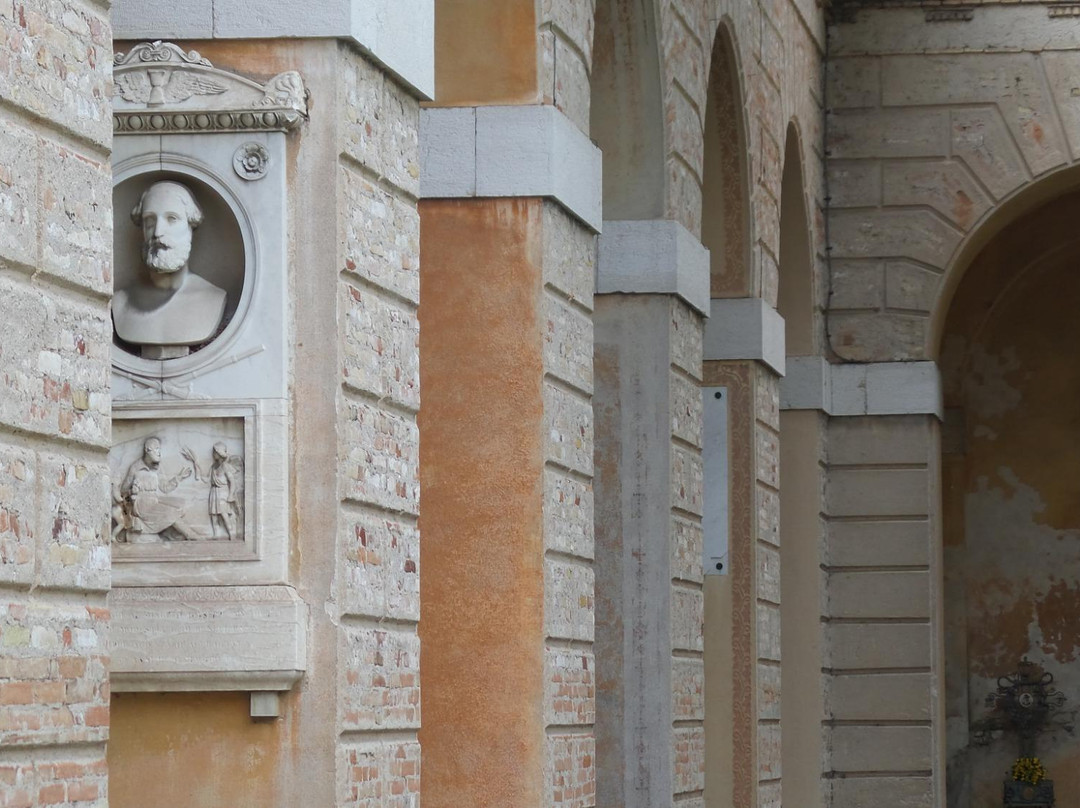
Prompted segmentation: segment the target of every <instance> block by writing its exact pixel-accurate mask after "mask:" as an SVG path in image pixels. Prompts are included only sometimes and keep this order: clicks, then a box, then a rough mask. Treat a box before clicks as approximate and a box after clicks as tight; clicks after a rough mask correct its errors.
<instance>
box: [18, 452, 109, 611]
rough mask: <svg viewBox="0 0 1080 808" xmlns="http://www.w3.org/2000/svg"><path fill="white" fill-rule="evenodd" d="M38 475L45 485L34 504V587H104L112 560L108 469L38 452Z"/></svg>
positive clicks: (98, 464)
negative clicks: (36, 563) (37, 554)
mask: <svg viewBox="0 0 1080 808" xmlns="http://www.w3.org/2000/svg"><path fill="white" fill-rule="evenodd" d="M39 473H40V477H41V480H42V481H43V482H45V483H46V484H47V486H48V487H47V488H46V489H45V492H44V494H43V496H42V498H41V499H40V500H39V504H38V529H37V535H38V544H39V547H40V557H39V566H38V571H37V578H36V580H37V583H38V585H39V586H47V587H51V586H59V587H65V588H74V589H89V590H101V591H104V590H107V589H108V588H109V580H110V567H111V564H112V558H111V551H110V535H109V527H110V523H109V503H110V502H111V501H112V500H111V497H110V493H109V490H110V479H109V469H108V467H107V466H106V465H105V463H90V462H86V461H77V460H72V459H70V458H66V457H63V456H60V455H54V454H41V455H40V466H39Z"/></svg>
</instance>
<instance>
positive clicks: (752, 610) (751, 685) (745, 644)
mask: <svg viewBox="0 0 1080 808" xmlns="http://www.w3.org/2000/svg"><path fill="white" fill-rule="evenodd" d="M783 372H784V324H783V320H782V319H781V318H780V317H779V315H778V314H776V312H775V311H774V310H773V309H771V308H770V307H768V306H767V305H766V304H765V303H764V301H761V300H759V299H755V298H733V299H728V300H713V301H712V313H711V318H710V320H709V323H708V325H707V326H706V333H705V362H704V370H703V377H704V384H705V386H707V387H726V388H727V392H728V462H729V466H728V469H729V472H728V480H727V481H726V484H727V485H728V496H729V503H730V505H729V539H728V540H729V545H728V549H729V564H728V573H727V575H728V580H726V581H724V582H723V584H724V586H722V587H717V588H716V589H714V590H713V594H712V595H711V596H710V602H709V605H708V606H707V607H706V608H707V612H706V620H707V621H709V620H719V619H721V614H720V610H722V609H724V608H725V607H726V605H727V604H728V603H729V604H730V610H731V612H730V617H729V618H728V619H730V636H729V637H727V638H725V637H723V636H717V640H718V641H719V642H721V643H722V644H723V647H722V648H721V649H718V650H715V651H711V652H710V658H711V659H713V660H717V662H714V664H713V666H711V667H710V670H712V671H716V673H717V674H719V673H721V672H723V674H725V675H730V677H731V678H730V695H728V696H725V697H721V698H720V699H719V700H717V701H716V702H715V703H716V704H717V705H718V706H720V705H724V706H725V708H726V710H730V715H731V724H730V737H728V730H727V729H724V730H722V731H721V730H715V731H712V732H710V739H711V743H713V744H716V746H717V748H718V749H719V750H721V752H722V753H724V754H730V763H728V762H727V761H726V760H725V761H723V762H722V763H721V764H720V765H721V766H723V767H725V770H726V774H725V775H720V776H718V777H717V781H716V783H717V788H719V789H722V790H725V791H726V790H727V789H728V788H730V789H731V794H732V796H731V798H732V799H733V801H734V804H735V805H740V806H743V805H745V806H762V808H766V807H769V808H772V806H778V805H779V804H780V792H781V767H780V757H781V734H780V673H781V671H780V667H781V653H780V650H781V649H780V619H781V612H780V587H779V579H780V570H781V564H780V457H779V453H780V432H779V430H780V391H779V382H780V376H781V375H782V374H783ZM723 484H724V481H707V482H706V492H708V490H709V489H710V488H711V487H712V486H714V485H723ZM725 595H726V598H725V597H724V596H725ZM709 633H710V636H716V635H714V634H713V632H712V631H711V630H710V632H709ZM713 654H717V656H714V655H713ZM714 681H716V675H715V674H714V676H713V677H712V678H710V685H711V684H712V682H714ZM723 684H724V683H723V682H719V681H718V682H717V683H716V686H717V687H720V688H722V687H723ZM709 701H710V703H714V700H713V698H712V697H711V696H710V699H709ZM710 754H711V753H710ZM727 767H730V768H729V769H728V768H727ZM711 789H712V785H710V791H711Z"/></svg>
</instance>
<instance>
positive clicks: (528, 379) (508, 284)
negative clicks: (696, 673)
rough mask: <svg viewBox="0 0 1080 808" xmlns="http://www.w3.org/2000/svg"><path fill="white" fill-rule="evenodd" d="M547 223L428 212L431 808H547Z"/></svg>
mask: <svg viewBox="0 0 1080 808" xmlns="http://www.w3.org/2000/svg"><path fill="white" fill-rule="evenodd" d="M542 211H543V203H542V202H541V201H540V200H536V199H523V200H505V199H489V200H461V201H449V200H428V201H424V202H422V203H421V205H420V215H421V253H422V255H423V261H424V263H423V270H422V271H421V284H420V289H421V291H420V299H421V301H422V303H421V306H420V357H421V360H420V374H421V378H422V380H423V385H424V402H423V407H422V410H421V414H420V447H421V448H420V484H421V487H422V490H423V492H424V494H423V508H422V510H421V517H420V530H421V533H422V535H423V537H424V539H423V542H422V543H421V554H420V567H421V574H422V585H421V607H420V608H421V612H420V613H421V619H420V626H421V628H420V639H421V648H422V651H421V678H422V680H423V682H424V687H423V691H422V712H423V716H424V720H423V729H422V730H421V731H420V743H421V749H422V770H423V777H424V806H425V808H458V807H459V806H464V805H468V806H511V805H512V806H520V807H521V808H526V807H527V806H539V805H543V804H544V798H543V792H544V757H545V726H544V715H543V712H544V710H543V701H544V536H543V512H542V509H543V503H542V497H543V487H544V457H543V423H544V402H543V344H542V339H541V326H540V322H541V320H540V317H541V312H540V305H541V301H542V280H541V278H542V275H541V259H542V249H541V241H540V239H541V232H542Z"/></svg>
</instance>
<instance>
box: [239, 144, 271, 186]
mask: <svg viewBox="0 0 1080 808" xmlns="http://www.w3.org/2000/svg"><path fill="white" fill-rule="evenodd" d="M269 165H270V152H268V151H267V150H266V147H265V146H263V145H262V144H261V143H254V142H252V143H245V144H244V145H243V146H241V147H240V148H239V149H237V150H236V154H234V155H233V171H235V172H236V176H238V177H240V179H244V180H261V179H262V178H263V177H265V176H266V170H267V168H268V167H269Z"/></svg>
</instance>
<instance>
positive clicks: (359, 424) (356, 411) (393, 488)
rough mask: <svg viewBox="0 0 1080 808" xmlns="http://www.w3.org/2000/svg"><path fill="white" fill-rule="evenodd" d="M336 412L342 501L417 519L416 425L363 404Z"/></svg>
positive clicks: (351, 402)
mask: <svg viewBox="0 0 1080 808" xmlns="http://www.w3.org/2000/svg"><path fill="white" fill-rule="evenodd" d="M339 410H340V418H341V430H342V438H343V447H342V448H343V450H344V452H343V457H342V460H341V471H342V475H341V486H342V494H343V496H344V497H345V498H346V499H349V500H352V501H355V502H359V503H370V504H372V505H376V506H378V507H382V508H386V509H388V510H392V511H402V512H405V513H411V514H416V513H417V512H418V510H419V500H420V479H419V468H418V465H417V462H418V458H417V445H418V442H419V435H418V431H417V428H416V423H415V421H413V420H412V419H410V418H404V417H402V416H400V415H397V414H394V413H390V412H387V411H385V410H382V409H380V408H379V407H377V406H375V405H373V404H370V403H368V402H366V401H354V400H349V399H344V400H341V401H340V405H339Z"/></svg>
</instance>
